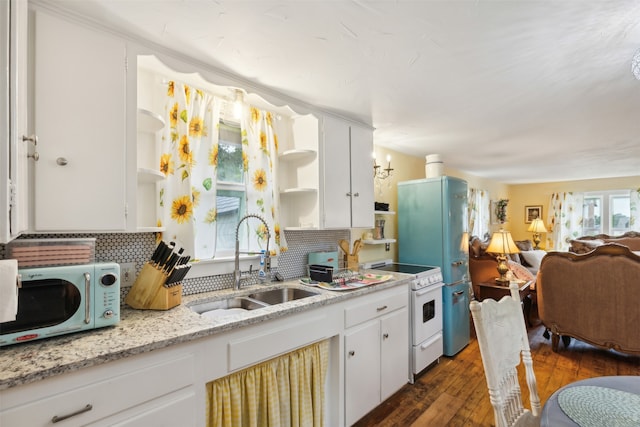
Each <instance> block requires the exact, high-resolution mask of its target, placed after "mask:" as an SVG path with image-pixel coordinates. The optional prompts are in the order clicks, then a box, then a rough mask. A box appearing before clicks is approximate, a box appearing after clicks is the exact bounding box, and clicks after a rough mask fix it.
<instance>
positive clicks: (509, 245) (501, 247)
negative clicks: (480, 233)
mask: <svg viewBox="0 0 640 427" xmlns="http://www.w3.org/2000/svg"><path fill="white" fill-rule="evenodd" d="M487 252H491V253H494V254H497V256H496V260H497V261H498V273H499V274H500V277H498V278H497V279H496V283H499V284H502V285H508V284H509V279H507V272H508V271H509V266H508V265H507V254H517V253H519V252H520V249H518V247H517V246H516V244H515V242H514V241H513V238H512V237H511V233H510V232H508V231H505V230H500V231H497V232H495V233H493V236H491V241H490V242H489V246H488V247H487Z"/></svg>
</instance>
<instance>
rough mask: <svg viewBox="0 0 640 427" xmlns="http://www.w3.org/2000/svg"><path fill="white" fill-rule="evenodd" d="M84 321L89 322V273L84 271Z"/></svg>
mask: <svg viewBox="0 0 640 427" xmlns="http://www.w3.org/2000/svg"><path fill="white" fill-rule="evenodd" d="M84 296H85V299H84V323H86V324H89V323H91V275H90V274H89V273H84Z"/></svg>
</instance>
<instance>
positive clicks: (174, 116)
mask: <svg viewBox="0 0 640 427" xmlns="http://www.w3.org/2000/svg"><path fill="white" fill-rule="evenodd" d="M221 104H222V101H221V100H220V99H219V98H216V97H213V96H212V95H210V94H208V93H206V92H203V91H201V90H196V89H194V88H192V87H190V86H188V85H185V84H183V83H179V82H174V81H170V82H169V83H168V85H167V92H166V104H165V121H166V123H167V124H168V126H165V133H164V135H163V139H162V147H161V155H160V170H161V171H162V172H163V173H164V175H165V176H166V180H165V181H164V182H163V183H162V184H160V185H159V191H160V197H159V203H160V212H162V213H163V214H162V216H161V220H159V224H158V225H159V226H162V225H164V227H166V231H165V237H166V238H167V239H168V240H173V241H177V242H178V243H179V244H180V245H181V246H182V247H183V248H185V253H187V254H190V255H192V257H194V258H199V259H203V258H213V256H214V254H215V242H216V223H215V221H216V173H217V172H216V168H217V161H218V125H217V124H218V122H219V118H220V106H221Z"/></svg>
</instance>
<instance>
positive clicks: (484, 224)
mask: <svg viewBox="0 0 640 427" xmlns="http://www.w3.org/2000/svg"><path fill="white" fill-rule="evenodd" d="M468 206H469V231H470V233H471V235H472V236H478V237H479V238H481V239H484V237H485V234H486V235H489V223H490V218H491V208H490V200H489V192H488V191H485V190H480V189H476V188H469V192H468Z"/></svg>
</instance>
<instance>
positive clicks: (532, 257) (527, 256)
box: [520, 249, 547, 272]
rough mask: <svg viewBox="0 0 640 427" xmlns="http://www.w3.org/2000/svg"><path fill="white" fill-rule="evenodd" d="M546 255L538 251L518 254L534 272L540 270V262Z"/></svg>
mask: <svg viewBox="0 0 640 427" xmlns="http://www.w3.org/2000/svg"><path fill="white" fill-rule="evenodd" d="M546 254H547V253H546V252H545V251H542V250H539V249H538V250H533V251H521V252H520V255H521V256H522V257H523V258H524V260H525V261H527V264H529V265H530V266H531V268H532V269H533V270H534V271H536V272H537V271H538V270H539V269H540V262H541V261H542V258H544V256H545V255H546Z"/></svg>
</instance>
